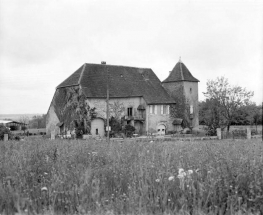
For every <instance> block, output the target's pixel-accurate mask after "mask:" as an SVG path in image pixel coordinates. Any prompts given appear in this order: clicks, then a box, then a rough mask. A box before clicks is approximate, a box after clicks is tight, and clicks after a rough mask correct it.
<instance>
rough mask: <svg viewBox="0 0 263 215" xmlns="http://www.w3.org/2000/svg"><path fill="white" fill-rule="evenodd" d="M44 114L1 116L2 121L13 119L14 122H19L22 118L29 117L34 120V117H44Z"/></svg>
mask: <svg viewBox="0 0 263 215" xmlns="http://www.w3.org/2000/svg"><path fill="white" fill-rule="evenodd" d="M42 115H43V114H0V119H12V120H14V121H17V120H19V119H20V118H21V117H22V116H27V117H28V118H29V119H32V118H33V116H42Z"/></svg>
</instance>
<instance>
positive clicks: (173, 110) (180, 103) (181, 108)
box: [170, 85, 191, 127]
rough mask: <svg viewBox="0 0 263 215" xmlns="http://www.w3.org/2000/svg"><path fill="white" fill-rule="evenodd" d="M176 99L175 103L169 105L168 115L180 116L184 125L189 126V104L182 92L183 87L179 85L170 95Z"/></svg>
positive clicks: (172, 116)
mask: <svg viewBox="0 0 263 215" xmlns="http://www.w3.org/2000/svg"><path fill="white" fill-rule="evenodd" d="M172 96H173V97H174V99H175V101H176V104H175V105H170V117H171V118H173V119H174V118H181V119H183V120H184V123H185V126H186V127H189V126H190V122H191V120H190V104H189V100H188V99H186V97H185V94H184V87H183V86H182V85H181V86H179V87H178V88H177V91H176V93H173V95H172Z"/></svg>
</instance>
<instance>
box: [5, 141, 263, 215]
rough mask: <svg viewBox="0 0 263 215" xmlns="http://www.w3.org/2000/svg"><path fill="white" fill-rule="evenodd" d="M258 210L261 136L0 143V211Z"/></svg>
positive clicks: (262, 182) (262, 183)
mask: <svg viewBox="0 0 263 215" xmlns="http://www.w3.org/2000/svg"><path fill="white" fill-rule="evenodd" d="M2 213H3V214H4V213H6V214H15V213H19V214H24V213H25V214H108V215H110V214H262V213H263V143H262V140H259V139H253V140H236V139H235V140H221V141H219V140H217V141H193V142H181V141H176V142H164V141H162V140H158V141H157V140H156V141H151V140H147V141H144V142H135V141H133V140H127V141H124V142H114V143H110V144H109V145H108V144H107V143H106V142H105V141H104V140H101V141H100V140H93V141H92V140H89V141H83V140H52V141H51V140H47V139H46V140H44V139H41V138H40V137H38V138H29V139H26V140H25V141H7V142H3V141H1V142H0V214H2Z"/></svg>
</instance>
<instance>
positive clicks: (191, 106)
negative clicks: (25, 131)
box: [190, 105, 194, 114]
mask: <svg viewBox="0 0 263 215" xmlns="http://www.w3.org/2000/svg"><path fill="white" fill-rule="evenodd" d="M193 113H194V107H193V105H190V114H193Z"/></svg>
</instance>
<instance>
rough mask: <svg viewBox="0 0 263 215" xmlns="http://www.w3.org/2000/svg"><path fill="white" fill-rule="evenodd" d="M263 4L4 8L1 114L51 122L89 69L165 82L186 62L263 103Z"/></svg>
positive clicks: (11, 1)
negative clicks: (137, 73) (80, 73)
mask: <svg viewBox="0 0 263 215" xmlns="http://www.w3.org/2000/svg"><path fill="white" fill-rule="evenodd" d="M262 11H263V2H262V1H258V0H254V1H253V0H247V1H244V0H238V1H222V0H220V1H211V0H210V1H207V0H197V1H196V0H195V1H192V0H188V1H187V0H184V1H178V0H172V1H166V0H160V1H146V0H141V1H137V0H132V1H124V0H119V1H116V0H114V1H111V0H108V1H101V0H89V1H88V0H85V1H84V0H83V1H82V0H37V1H36V0H23V1H21V0H0V114H30V113H39V114H45V113H47V111H48V108H49V105H50V103H51V100H52V97H53V95H54V93H55V88H56V86H58V85H59V84H60V83H61V82H62V81H63V80H65V79H66V78H67V77H68V76H70V75H71V74H72V73H73V72H74V71H76V70H77V69H78V68H79V67H80V66H81V65H83V64H84V63H98V64H100V63H101V61H106V62H107V64H112V65H125V66H134V67H142V68H151V69H152V70H153V71H154V72H155V74H156V75H157V76H158V78H159V79H160V80H161V81H163V80H164V79H165V78H166V77H167V76H168V74H169V71H171V70H172V69H173V67H174V66H175V64H176V63H177V62H178V61H179V57H181V60H182V62H183V63H184V64H185V65H186V66H187V68H188V69H189V70H190V72H191V73H192V75H193V76H194V77H196V78H197V79H199V80H200V82H199V100H204V99H205V97H204V96H203V92H205V91H206V83H207V81H208V80H215V79H216V78H217V77H221V76H225V77H226V78H227V79H228V81H229V83H230V84H231V85H238V86H242V87H244V88H246V89H247V90H249V91H254V97H253V98H252V101H253V102H256V103H257V104H261V102H262V101H263V87H262V86H263V43H262V40H263V13H262Z"/></svg>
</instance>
